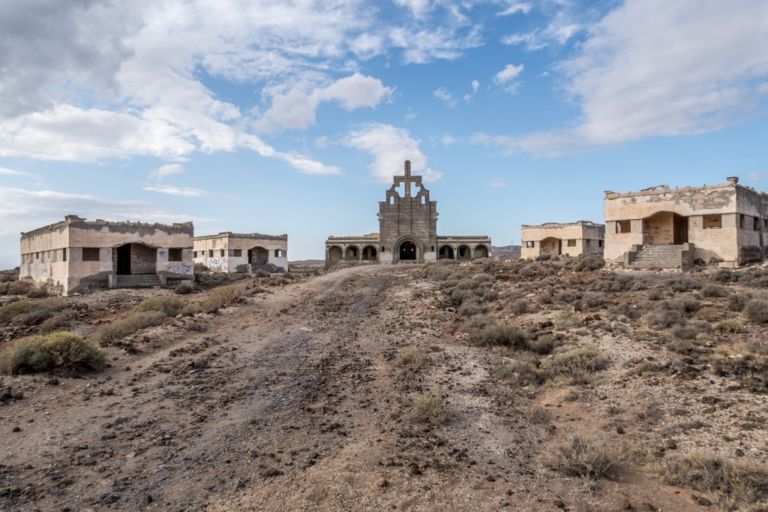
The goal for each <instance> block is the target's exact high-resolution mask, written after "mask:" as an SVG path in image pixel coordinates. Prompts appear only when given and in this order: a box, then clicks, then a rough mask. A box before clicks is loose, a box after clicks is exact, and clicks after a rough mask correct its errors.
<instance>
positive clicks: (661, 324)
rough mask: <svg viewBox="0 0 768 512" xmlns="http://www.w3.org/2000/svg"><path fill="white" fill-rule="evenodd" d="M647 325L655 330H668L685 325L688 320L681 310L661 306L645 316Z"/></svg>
mask: <svg viewBox="0 0 768 512" xmlns="http://www.w3.org/2000/svg"><path fill="white" fill-rule="evenodd" d="M645 323H647V324H648V326H649V327H653V328H655V329H668V328H670V327H672V326H674V325H685V324H686V320H685V317H683V315H682V314H681V313H680V311H679V310H676V309H670V308H668V307H664V306H663V305H660V307H658V308H656V309H654V310H653V311H651V312H649V313H648V314H647V315H645Z"/></svg>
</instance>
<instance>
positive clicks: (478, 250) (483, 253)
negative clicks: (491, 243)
mask: <svg viewBox="0 0 768 512" xmlns="http://www.w3.org/2000/svg"><path fill="white" fill-rule="evenodd" d="M487 257H488V248H487V247H486V246H484V245H478V246H477V247H475V258H487Z"/></svg>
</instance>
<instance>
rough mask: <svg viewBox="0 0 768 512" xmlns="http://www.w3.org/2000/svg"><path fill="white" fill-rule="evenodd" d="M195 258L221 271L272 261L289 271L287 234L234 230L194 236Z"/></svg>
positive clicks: (255, 267) (258, 266)
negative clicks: (235, 231)
mask: <svg viewBox="0 0 768 512" xmlns="http://www.w3.org/2000/svg"><path fill="white" fill-rule="evenodd" d="M193 257H194V262H195V263H202V264H203V265H205V266H206V267H208V269H209V270H213V271H218V272H248V271H249V270H250V269H258V268H266V267H267V266H269V265H274V266H275V267H277V268H279V269H282V270H283V271H285V272H287V271H288V235H277V236H274V235H262V234H260V233H248V234H242V233H232V232H229V231H225V232H223V233H219V234H217V235H208V236H198V237H195V243H194V253H193Z"/></svg>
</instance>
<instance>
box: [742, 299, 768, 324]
mask: <svg viewBox="0 0 768 512" xmlns="http://www.w3.org/2000/svg"><path fill="white" fill-rule="evenodd" d="M744 314H745V315H746V317H747V318H749V319H750V320H751V321H753V322H755V323H757V324H768V300H765V299H753V300H750V301H749V302H747V305H746V306H745V307H744Z"/></svg>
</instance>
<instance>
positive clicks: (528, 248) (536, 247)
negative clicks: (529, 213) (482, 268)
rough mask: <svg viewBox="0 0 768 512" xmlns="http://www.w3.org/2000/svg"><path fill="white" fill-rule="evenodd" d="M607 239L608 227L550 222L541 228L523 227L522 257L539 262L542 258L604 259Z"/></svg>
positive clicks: (584, 223)
mask: <svg viewBox="0 0 768 512" xmlns="http://www.w3.org/2000/svg"><path fill="white" fill-rule="evenodd" d="M604 239H605V226H604V225H603V224H595V223H594V222H589V221H585V220H580V221H578V222H571V223H567V224H558V223H555V222H548V223H546V224H541V225H538V226H529V225H526V224H523V226H522V229H521V230H520V240H521V241H522V248H521V250H520V256H521V257H522V258H525V259H536V258H538V257H540V256H560V255H564V256H581V255H582V254H600V255H602V254H603V241H604Z"/></svg>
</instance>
